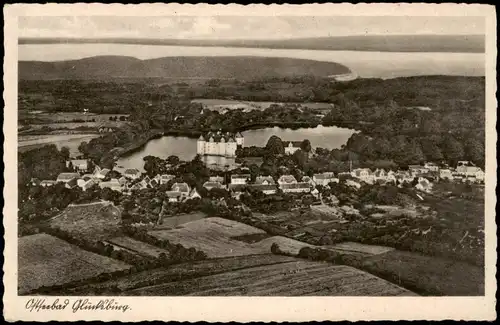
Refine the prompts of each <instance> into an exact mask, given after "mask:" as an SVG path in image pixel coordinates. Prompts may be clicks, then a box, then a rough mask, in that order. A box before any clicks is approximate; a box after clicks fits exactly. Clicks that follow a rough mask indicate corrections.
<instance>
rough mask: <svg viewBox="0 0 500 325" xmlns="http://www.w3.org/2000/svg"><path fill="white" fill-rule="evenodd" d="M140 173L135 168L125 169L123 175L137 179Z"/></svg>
mask: <svg viewBox="0 0 500 325" xmlns="http://www.w3.org/2000/svg"><path fill="white" fill-rule="evenodd" d="M141 175H142V173H141V172H140V171H139V170H138V169H136V168H129V169H125V171H124V172H123V176H125V177H126V178H129V179H138V178H139V177H141Z"/></svg>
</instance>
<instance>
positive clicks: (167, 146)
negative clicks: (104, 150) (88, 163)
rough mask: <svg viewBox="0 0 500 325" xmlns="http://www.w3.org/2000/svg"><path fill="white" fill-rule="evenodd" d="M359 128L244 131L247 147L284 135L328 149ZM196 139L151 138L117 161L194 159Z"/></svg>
mask: <svg viewBox="0 0 500 325" xmlns="http://www.w3.org/2000/svg"><path fill="white" fill-rule="evenodd" d="M355 132H356V131H355V130H352V129H347V128H339V127H335V126H331V127H324V126H321V125H320V126H317V127H315V128H302V129H298V130H292V129H280V128H278V127H274V128H265V129H259V130H249V131H245V132H242V134H243V137H244V141H245V142H244V146H245V147H250V146H258V147H263V146H265V145H266V143H267V141H268V140H269V138H270V137H271V136H272V135H276V136H278V137H280V138H281V139H282V140H284V141H302V140H304V139H308V140H309V141H311V145H312V146H313V147H322V148H327V149H336V148H340V147H341V146H342V145H344V144H346V142H347V140H348V139H349V138H350V136H351V135H352V134H353V133H355ZM196 141H197V140H196V139H191V138H186V137H173V136H164V137H161V138H158V139H153V140H151V141H149V142H148V143H147V144H146V145H145V146H144V147H143V148H142V149H141V150H139V151H136V152H134V153H132V154H130V155H129V156H126V157H122V158H121V159H120V160H118V162H117V164H118V165H119V166H123V167H125V168H137V169H139V170H144V169H143V167H144V160H143V158H144V157H145V156H149V155H151V156H156V157H160V158H163V159H165V158H167V157H168V156H171V155H175V156H178V157H179V158H180V159H181V160H191V159H193V158H194V156H195V155H196ZM203 161H204V162H205V163H206V164H207V166H208V167H210V168H212V169H222V170H223V169H225V168H229V169H231V168H234V167H235V166H236V162H235V159H234V158H226V157H216V156H205V157H203Z"/></svg>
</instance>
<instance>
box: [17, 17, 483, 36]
mask: <svg viewBox="0 0 500 325" xmlns="http://www.w3.org/2000/svg"><path fill="white" fill-rule="evenodd" d="M484 31H485V21H484V18H482V17H442V16H441V17H417V16H411V17H406V16H405V17H403V16H400V17H397V16H386V17H381V16H378V17H367V16H354V17H347V16H337V17H335V16H332V17H326V16H321V17H313V16H310V17H300V16H295V17H283V16H269V17H262V16H259V17H243V16H238V17H236V16H196V17H194V16H170V17H117V16H107V17H106V16H73V17H53V16H51V17H48V16H47V17H32V16H30V17H20V20H19V35H20V36H21V37H90V38H92V37H96V38H98V37H140V38H191V39H192V38H212V39H213V38H224V39H228V38H237V39H238V38H239V39H272V38H274V39H275V38H293V37H320V36H344V35H364V34H377V35H380V34H382V35H389V34H400V35H401V34H403V35H405V34H409V35H412V34H413V35H414V34H484Z"/></svg>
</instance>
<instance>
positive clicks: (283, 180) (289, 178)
mask: <svg viewBox="0 0 500 325" xmlns="http://www.w3.org/2000/svg"><path fill="white" fill-rule="evenodd" d="M278 184H279V185H280V186H281V185H282V184H297V179H295V177H293V175H281V177H280V178H278Z"/></svg>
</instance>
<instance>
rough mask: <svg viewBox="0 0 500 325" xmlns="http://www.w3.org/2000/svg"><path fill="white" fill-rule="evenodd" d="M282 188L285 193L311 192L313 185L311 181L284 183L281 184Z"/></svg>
mask: <svg viewBox="0 0 500 325" xmlns="http://www.w3.org/2000/svg"><path fill="white" fill-rule="evenodd" d="M280 189H281V190H282V191H283V192H284V193H309V192H311V186H310V185H309V183H303V182H300V183H297V182H295V183H283V184H280Z"/></svg>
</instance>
